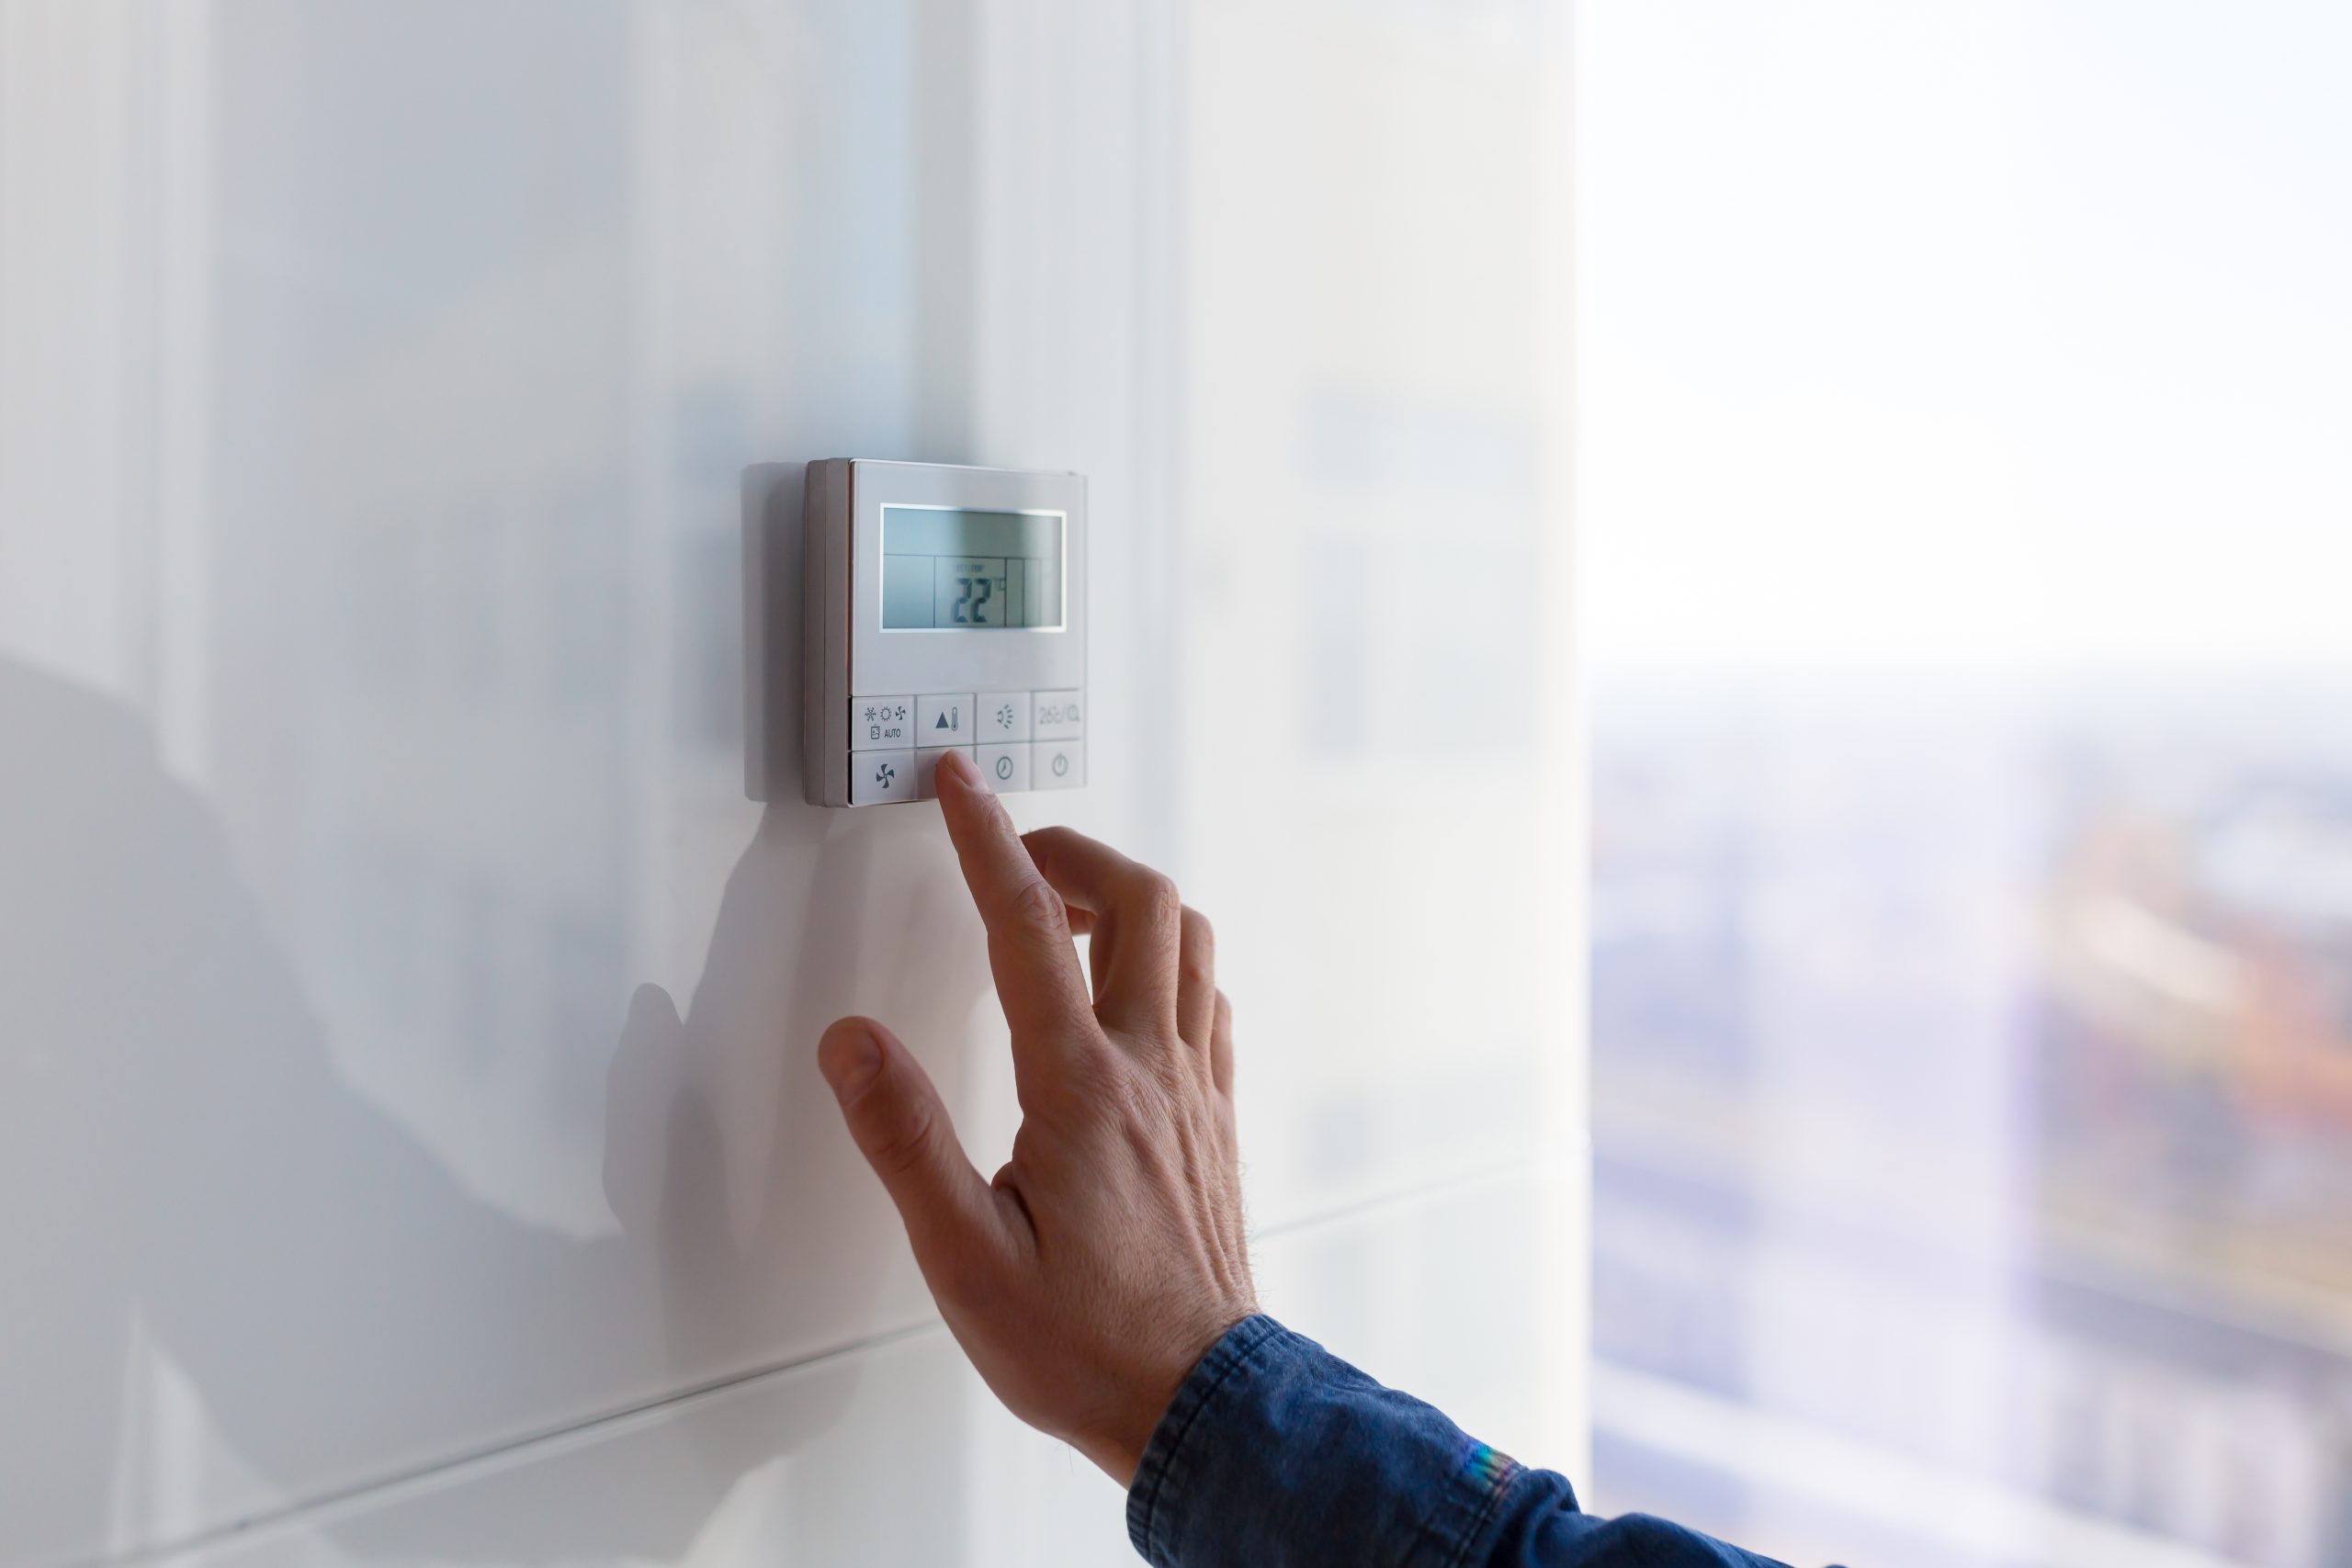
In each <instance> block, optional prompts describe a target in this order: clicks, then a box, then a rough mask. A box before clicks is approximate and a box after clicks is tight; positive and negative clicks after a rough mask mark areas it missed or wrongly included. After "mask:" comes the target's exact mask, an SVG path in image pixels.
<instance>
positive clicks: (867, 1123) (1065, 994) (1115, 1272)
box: [818, 751, 1257, 1486]
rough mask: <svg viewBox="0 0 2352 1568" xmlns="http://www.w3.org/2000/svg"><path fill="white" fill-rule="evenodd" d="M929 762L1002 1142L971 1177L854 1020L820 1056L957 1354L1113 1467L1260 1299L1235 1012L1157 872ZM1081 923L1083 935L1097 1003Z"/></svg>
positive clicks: (971, 771) (1114, 1471)
mask: <svg viewBox="0 0 2352 1568" xmlns="http://www.w3.org/2000/svg"><path fill="white" fill-rule="evenodd" d="M937 777H938V784H939V801H940V809H941V811H942V812H943V814H944V816H945V818H946V819H947V834H948V837H949V838H950V839H951V840H954V842H955V845H956V856H957V858H958V859H959V860H960V861H961V862H962V863H963V868H964V880H965V882H966V883H967V885H968V886H970V888H971V891H972V901H973V902H974V903H975V904H977V905H978V907H979V912H980V919H981V920H982V922H983V923H984V924H985V925H986V926H987V928H988V945H989V967H990V968H991V969H992V970H993V971H994V972H995V976H996V987H997V997H998V999H999V1000H1000V1001H1001V1003H1002V1004H1003V1007H1004V1015H1005V1019H1006V1021H1008V1022H1009V1023H1010V1024H1011V1025H1012V1068H1013V1080H1014V1085H1015V1088H1016V1089H1017V1091H1018V1093H1019V1095H1020V1100H1021V1111H1022V1118H1023V1120H1022V1123H1021V1131H1020V1133H1019V1134H1017V1135H1016V1136H1015V1137H1014V1138H1013V1141H1012V1158H1011V1159H1010V1160H1008V1161H1006V1162H1005V1166H1004V1168H1003V1169H1001V1170H1000V1171H998V1172H997V1173H996V1179H994V1180H993V1181H983V1180H982V1179H980V1175H979V1172H978V1171H977V1170H975V1169H974V1168H972V1163H971V1161H970V1159H969V1158H967V1156H966V1155H965V1153H964V1150H963V1145H961V1144H959V1143H958V1142H957V1141H956V1130H955V1128H954V1126H953V1125H952V1124H951V1123H950V1122H949V1120H948V1115H947V1108H946V1106H945V1105H944V1103H943V1102H942V1101H941V1100H940V1098H939V1095H938V1092H937V1091H936V1090H935V1089H933V1087H932V1084H931V1078H930V1077H929V1076H928V1075H927V1074H925V1073H924V1071H923V1070H922V1066H921V1064H919V1063H918V1062H917V1061H916V1060H915V1058H914V1055H913V1054H912V1053H910V1051H908V1049H907V1048H906V1046H905V1045H903V1044H901V1043H899V1040H898V1039H897V1038H896V1037H895V1036H894V1035H892V1034H891V1033H890V1032H889V1031H888V1030H887V1029H885V1028H883V1027H882V1026H881V1025H880V1024H878V1023H876V1022H875V1021H872V1020H871V1019H863V1018H844V1019H842V1020H840V1021H836V1022H835V1023H834V1024H833V1025H832V1026H831V1028H829V1029H827V1030H826V1031H825V1033H824V1038H823V1039H822V1040H821V1041H820V1043H819V1045H818V1062H819V1065H820V1066H821V1068H822V1069H823V1071H824V1075H825V1078H826V1081H827V1082H828V1083H830V1084H831V1085H832V1088H833V1092H834V1094H835V1095H836V1097H838V1098H839V1100H841V1105H842V1116H843V1117H844V1119H845V1120H846V1121H847V1122H848V1123H849V1130H850V1134H851V1136H852V1137H854V1139H855V1140H856V1142H857V1145H858V1147H859V1148H860V1149H861V1150H862V1151H864V1153H865V1157H866V1160H867V1162H868V1163H869V1164H871V1165H872V1166H873V1167H874V1171H875V1174H876V1176H878V1177H880V1178H881V1179H882V1185H883V1186H884V1187H885V1188H886V1189H888V1191H889V1194H890V1197H891V1200H892V1201H894V1202H896V1203H897V1204H898V1206H899V1217H900V1218H901V1219H902V1220H904V1221H905V1222H906V1227H907V1240H908V1241H909V1243H910V1245H911V1246H912V1247H913V1248H914V1254H915V1261H916V1263H917V1264H918V1265H920V1266H921V1268H922V1276H923V1280H924V1281H925V1282H926V1283H927V1284H929V1285H930V1287H931V1293H932V1295H933V1297H934V1298H935V1299H936V1300H937V1302H938V1303H939V1311H940V1315H941V1316H942V1317H944V1318H945V1319H946V1322H947V1326H948V1329H949V1331H950V1332H952V1333H953V1334H954V1335H955V1336H956V1342H957V1343H958V1344H960V1345H961V1346H963V1348H964V1353H965V1354H966V1355H967V1356H969V1357H970V1358H971V1359H972V1365H973V1366H974V1367H975V1368H977V1369H978V1371H979V1374H980V1376H981V1377H982V1378H983V1379H984V1380H986V1381H987V1382H988V1385H989V1388H990V1389H992V1390H993V1391H995V1393H996V1395H997V1397H998V1398H999V1399H1001V1400H1002V1401H1004V1403H1005V1405H1006V1407H1007V1408H1009V1409H1010V1410H1012V1413H1013V1414H1014V1415H1015V1416H1020V1417H1021V1418H1022V1419H1023V1421H1026V1422H1028V1423H1029V1424H1030V1425H1031V1426H1033V1427H1037V1428H1038V1429H1040V1430H1041V1431H1045V1432H1047V1433H1050V1434H1052V1435H1053V1436H1055V1437H1057V1438H1062V1439H1063V1440H1064V1441H1066V1442H1068V1443H1069V1444H1070V1445H1071V1446H1072V1447H1074V1448H1076V1449H1077V1450H1079V1451H1080V1453H1083V1454H1084V1455H1086V1457H1087V1458H1089V1459H1091V1460H1092V1461H1094V1462H1095V1463H1096V1464H1098V1465H1100V1466H1102V1468H1103V1470H1104V1471H1105V1472H1108V1473H1109V1475H1110V1476H1111V1477H1112V1479H1114V1480H1115V1481H1117V1482H1118V1483H1120V1484H1121V1485H1123V1486H1124V1485H1126V1484H1128V1483H1131V1482H1132V1480H1133V1479H1134V1476H1135V1472H1136V1466H1137V1465H1138V1464H1139V1463H1140V1462H1141V1461H1142V1458H1143V1450H1144V1446H1145V1445H1146V1444H1147V1443H1148V1441H1149V1440H1150V1438H1151V1434H1152V1429H1153V1427H1156V1426H1158V1425H1159V1417H1160V1416H1161V1414H1162V1413H1163V1412H1165V1411H1166V1410H1167V1408H1168V1404H1169V1402H1170V1400H1171V1399H1172V1398H1174V1397H1175V1393H1176V1390H1177V1388H1178V1386H1179V1385H1180V1384H1182V1382H1183V1381H1184V1378H1185V1375H1186V1374H1187V1373H1189V1372H1190V1371H1192V1370H1193V1364H1194V1363H1195V1362H1197V1361H1198V1360H1199V1359H1200V1358H1201V1356H1202V1355H1203V1354H1204V1352H1206V1351H1207V1349H1208V1348H1209V1347H1210V1346H1212V1345H1214V1344H1216V1341H1217V1339H1218V1338H1219V1337H1221V1336H1222V1335H1223V1334H1224V1333H1225V1331H1226V1330H1227V1329H1228V1328H1230V1327H1231V1326H1233V1325H1234V1324H1236V1323H1238V1322H1239V1321H1240V1320H1241V1319H1243V1318H1244V1317H1247V1316H1249V1315H1250V1314H1251V1313H1252V1312H1255V1311H1256V1310H1257V1304H1256V1296H1255V1292H1253V1290H1252V1288H1251V1285H1250V1259H1249V1256H1248V1251H1247V1247H1246V1245H1245V1243H1244V1239H1243V1235H1242V1226H1241V1184H1240V1175H1239V1171H1238V1166H1237V1161H1236V1154H1235V1144H1234V1132H1233V1018H1232V1011H1231V1009H1230V1008H1229V1007H1228V1006H1227V1002H1226V998H1225V997H1224V995H1223V994H1222V993H1220V992H1219V991H1218V990H1217V988H1216V966H1215V950H1214V945H1213V941H1212V938H1211V936H1210V933H1209V926H1208V922H1207V921H1206V920H1204V919H1202V918H1201V917H1200V916H1199V915H1198V914H1197V913H1195V912H1194V911H1193V910H1191V909H1188V908H1184V907H1183V906H1182V903H1181V902H1180V901H1179V899H1178V897H1177V893H1176V887H1175V885H1174V884H1173V883H1171V882H1170V881H1169V880H1168V879H1167V878H1166V877H1165V876H1162V875H1160V874H1159V873H1158V872H1155V871H1153V870H1151V869H1150V868H1148V867H1147V866H1142V865H1138V864H1136V863H1135V862H1134V861H1131V860H1129V859H1127V858H1126V857H1125V855H1122V854H1120V853H1118V852H1116V851H1114V850H1112V849H1110V848H1109V847H1107V846H1105V845H1103V844H1099V843H1097V842H1095V841H1094V840H1091V839H1089V838H1086V837H1084V836H1083V835H1081V834H1078V833H1074V832H1071V831H1070V830H1069V829H1064V828H1046V829H1040V830H1039V831H1037V832H1035V833H1031V834H1029V835H1028V836H1027V837H1026V839H1023V837H1022V836H1021V835H1020V834H1018V833H1016V832H1015V831H1014V829H1013V827H1012V818H1010V817H1008V816H1007V815H1006V814H1005V810H1004V807H1003V806H1002V804H1001V803H1000V802H999V801H998V800H997V798H996V796H995V795H992V794H990V793H989V790H988V787H987V786H986V785H985V784H982V783H981V782H980V776H979V770H978V768H976V767H974V766H973V765H972V763H971V761H970V760H969V759H968V758H967V757H966V756H965V755H964V754H963V753H962V752H960V751H951V752H949V753H948V754H947V755H946V756H945V757H944V758H943V759H941V761H940V762H939V768H938V775H937ZM1074 931H1088V932H1091V935H1092V939H1093V940H1092V952H1091V957H1092V961H1093V970H1094V976H1093V989H1092V995H1091V998H1090V996H1089V993H1088V986H1087V979H1086V976H1084V974H1082V973H1081V972H1080V967H1079V962H1078V951H1077V948H1076V947H1075V945H1074V944H1073V943H1072V941H1071V936H1072V933H1073V932H1074Z"/></svg>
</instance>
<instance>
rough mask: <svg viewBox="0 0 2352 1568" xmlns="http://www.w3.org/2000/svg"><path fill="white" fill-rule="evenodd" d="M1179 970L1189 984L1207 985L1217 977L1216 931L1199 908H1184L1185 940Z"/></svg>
mask: <svg viewBox="0 0 2352 1568" xmlns="http://www.w3.org/2000/svg"><path fill="white" fill-rule="evenodd" d="M1178 970H1179V973H1180V975H1181V976H1182V978H1183V979H1184V980H1185V981H1186V982H1187V983H1189V984H1192V985H1195V986H1206V985H1209V984H1211V983H1213V982H1214V981H1215V980H1216V931H1214V930H1212V929H1211V928H1210V926H1209V921H1208V917H1207V916H1206V915H1204V914H1202V913H1201V912H1200V911H1199V910H1198V909H1194V908H1186V909H1185V910H1184V942H1183V947H1182V955H1181V957H1180V958H1179V960H1178Z"/></svg>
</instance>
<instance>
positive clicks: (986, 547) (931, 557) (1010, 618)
mask: <svg viewBox="0 0 2352 1568" xmlns="http://www.w3.org/2000/svg"><path fill="white" fill-rule="evenodd" d="M1061 624H1062V514H1061V513H1058V512H973V511H968V510H966V509H964V508H961V507H944V506H886V507H884V508H883V509H882V629H883V630H884V631H891V632H914V631H924V632H929V631H943V632H944V631H1036V630H1041V629H1042V630H1059V629H1060V627H1061Z"/></svg>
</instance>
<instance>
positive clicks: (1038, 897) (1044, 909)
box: [1012, 876, 1069, 932]
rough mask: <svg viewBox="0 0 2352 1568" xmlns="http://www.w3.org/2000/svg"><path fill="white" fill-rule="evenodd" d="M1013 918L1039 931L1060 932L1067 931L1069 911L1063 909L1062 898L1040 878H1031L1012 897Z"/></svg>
mask: <svg viewBox="0 0 2352 1568" xmlns="http://www.w3.org/2000/svg"><path fill="white" fill-rule="evenodd" d="M1012 913H1013V918H1014V919H1018V920H1020V921H1022V922H1023V924H1024V925H1031V926H1035V927H1036V928H1037V929H1038V930H1039V931H1048V932H1062V931H1068V930H1069V909H1067V908H1064V907H1063V904H1062V896H1061V895H1060V894H1058V893H1057V892H1055V891H1054V889H1053V886H1052V885H1051V884H1050V883H1048V882H1046V879H1045V878H1044V877H1042V876H1039V877H1033V878H1031V879H1030V880H1029V881H1027V882H1024V883H1023V884H1022V885H1021V886H1020V889H1019V890H1018V891H1016V892H1015V893H1014V894H1013V895H1012Z"/></svg>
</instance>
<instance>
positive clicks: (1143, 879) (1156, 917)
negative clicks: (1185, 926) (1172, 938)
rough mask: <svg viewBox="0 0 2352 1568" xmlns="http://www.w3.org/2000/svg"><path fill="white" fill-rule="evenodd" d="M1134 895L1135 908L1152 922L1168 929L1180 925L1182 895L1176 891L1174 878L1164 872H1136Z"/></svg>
mask: <svg viewBox="0 0 2352 1568" xmlns="http://www.w3.org/2000/svg"><path fill="white" fill-rule="evenodd" d="M1134 896H1135V901H1136V909H1137V910H1138V911H1139V912H1140V913H1141V914H1142V915H1143V917H1144V918H1145V919H1147V920H1148V921H1150V922H1151V923H1152V924H1154V925H1157V926H1159V927H1161V928H1163V929H1168V930H1174V929H1177V928H1179V927H1180V926H1181V925H1182V920H1183V918H1184V898H1183V895H1182V894H1181V893H1179V892H1177V890H1176V881H1175V878H1173V877H1171V876H1170V875H1169V874H1167V873H1166V872H1162V871H1151V870H1145V871H1142V872H1139V873H1137V874H1136V886H1135V895H1134Z"/></svg>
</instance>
